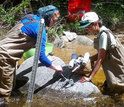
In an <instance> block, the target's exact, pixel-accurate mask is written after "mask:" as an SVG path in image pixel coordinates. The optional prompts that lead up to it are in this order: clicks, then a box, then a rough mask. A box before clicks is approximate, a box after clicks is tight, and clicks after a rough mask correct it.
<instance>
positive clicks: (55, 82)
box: [15, 57, 100, 98]
mask: <svg viewBox="0 0 124 107" xmlns="http://www.w3.org/2000/svg"><path fill="white" fill-rule="evenodd" d="M33 58H34V57H31V58H29V59H27V60H26V61H24V62H23V63H22V64H21V66H20V67H19V68H18V69H17V71H16V87H15V88H16V89H19V90H22V91H26V92H27V91H28V87H29V83H30V79H31V71H32V65H33ZM53 64H55V65H61V66H62V67H63V70H64V71H63V73H62V75H63V76H64V77H63V76H62V75H61V73H59V72H56V71H54V70H52V69H50V68H47V67H45V66H44V65H42V64H41V63H40V62H39V63H38V69H37V72H36V78H35V94H37V93H38V94H39V93H40V94H42V95H44V96H48V97H50V96H54V97H55V96H59V98H62V97H64V98H65V97H68V98H72V97H74V98H85V97H88V96H89V95H91V94H93V93H100V91H99V89H98V88H97V87H96V86H95V85H94V84H93V83H92V82H84V83H80V82H78V80H79V78H80V77H81V75H79V74H76V73H74V74H72V72H71V70H70V69H69V68H68V66H66V64H65V63H64V62H63V61H62V60H61V59H60V58H58V57H55V60H54V61H53ZM70 80H71V81H70Z"/></svg>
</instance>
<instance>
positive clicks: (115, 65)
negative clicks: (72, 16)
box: [79, 12, 124, 93]
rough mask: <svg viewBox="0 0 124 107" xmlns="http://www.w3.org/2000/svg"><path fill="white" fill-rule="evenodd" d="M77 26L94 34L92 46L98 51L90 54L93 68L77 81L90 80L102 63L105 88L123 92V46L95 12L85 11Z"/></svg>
mask: <svg viewBox="0 0 124 107" xmlns="http://www.w3.org/2000/svg"><path fill="white" fill-rule="evenodd" d="M79 28H84V29H85V31H86V32H87V33H88V34H95V35H97V37H96V38H95V39H94V48H95V49H96V50H97V51H98V53H97V54H96V55H94V56H91V61H92V62H95V61H96V63H94V68H93V70H92V71H91V74H90V75H89V76H88V77H87V76H83V77H82V78H81V79H80V80H79V81H80V82H85V81H90V80H91V79H92V78H93V77H94V75H95V74H96V72H97V71H98V70H99V68H100V66H101V65H102V68H103V71H104V73H105V76H106V81H105V84H104V86H105V89H107V91H110V92H114V93H115V92H117V93H121V92H124V47H123V46H122V44H121V42H120V41H119V39H118V37H117V36H115V35H113V33H112V31H111V30H110V29H108V28H107V27H105V26H104V25H103V23H102V19H101V17H100V16H98V15H97V14H96V13H95V12H87V13H85V14H84V16H83V17H82V19H81V21H80V26H79Z"/></svg>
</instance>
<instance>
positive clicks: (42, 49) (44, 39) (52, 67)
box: [39, 29, 63, 72]
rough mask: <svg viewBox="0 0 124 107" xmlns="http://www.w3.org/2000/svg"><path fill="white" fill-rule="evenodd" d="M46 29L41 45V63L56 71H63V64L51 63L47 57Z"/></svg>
mask: <svg viewBox="0 0 124 107" xmlns="http://www.w3.org/2000/svg"><path fill="white" fill-rule="evenodd" d="M46 38H47V35H46V30H45V29H44V30H43V37H42V45H41V50H40V58H39V60H40V61H41V63H43V64H44V65H45V66H46V67H49V68H51V69H53V70H55V71H60V72H61V71H63V70H62V67H61V66H55V65H53V64H52V63H51V61H50V60H49V59H48V58H47V56H46V54H45V51H46V50H45V44H46Z"/></svg>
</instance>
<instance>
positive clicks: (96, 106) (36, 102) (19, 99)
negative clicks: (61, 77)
mask: <svg viewBox="0 0 124 107" xmlns="http://www.w3.org/2000/svg"><path fill="white" fill-rule="evenodd" d="M89 38H91V39H93V38H94V37H93V36H90V37H89ZM85 52H89V53H90V55H94V54H96V53H97V51H96V50H95V49H94V48H93V47H92V46H83V45H75V44H72V43H68V44H67V46H66V47H65V48H62V49H56V48H54V49H53V53H54V55H55V56H58V57H60V58H61V59H62V60H63V61H64V62H65V63H66V64H68V63H69V61H70V58H71V55H72V53H77V54H78V55H84V53H85ZM92 81H93V82H94V84H95V85H96V86H98V88H99V89H100V90H101V91H102V88H101V86H102V84H103V82H104V81H105V76H104V72H103V70H102V68H100V70H99V71H98V72H97V73H96V75H95V77H94V78H93V79H92ZM91 97H92V98H95V101H94V100H93V101H90V102H89V101H87V102H84V101H82V100H76V99H71V100H69V99H65V100H58V99H57V98H49V99H48V98H44V97H42V96H40V95H39V96H34V99H33V103H32V106H31V107H35V106H37V107H105V106H106V107H110V106H111V107H124V95H117V94H115V95H112V96H110V95H109V96H108V95H93V96H91ZM26 100H27V96H23V94H22V95H20V94H17V96H14V97H11V102H10V104H9V106H10V107H26Z"/></svg>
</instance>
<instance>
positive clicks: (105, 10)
mask: <svg viewBox="0 0 124 107" xmlns="http://www.w3.org/2000/svg"><path fill="white" fill-rule="evenodd" d="M5 1H6V0H4V3H2V4H0V24H1V26H2V27H3V26H4V28H5V27H6V28H8V29H10V28H12V27H13V26H14V25H15V24H16V23H17V21H19V20H20V19H21V17H22V16H24V15H25V14H27V13H34V14H35V13H36V11H37V9H38V8H39V7H43V6H46V5H50V4H52V5H55V6H57V7H58V8H59V10H60V13H61V17H60V19H59V21H58V23H59V24H57V25H55V26H54V27H53V28H52V29H49V30H48V35H49V36H48V37H49V38H48V39H49V40H50V41H52V40H53V39H54V38H55V37H56V36H60V35H62V33H63V31H64V30H69V31H73V32H76V33H78V34H84V33H85V32H84V31H83V30H82V29H78V26H79V22H78V21H76V22H69V21H68V18H67V8H68V1H69V0H48V1H47V2H46V0H19V1H18V3H16V4H15V3H14V1H12V0H8V2H5ZM91 11H95V12H97V13H98V14H99V15H100V16H101V17H102V19H103V23H104V25H105V26H107V27H109V28H110V29H112V30H115V29H116V26H118V25H119V24H120V23H122V22H123V21H124V20H123V19H124V0H111V2H110V0H92V3H91ZM4 30H5V29H4ZM1 32H2V30H1V29H0V35H2V33H1ZM4 32H5V31H4Z"/></svg>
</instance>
